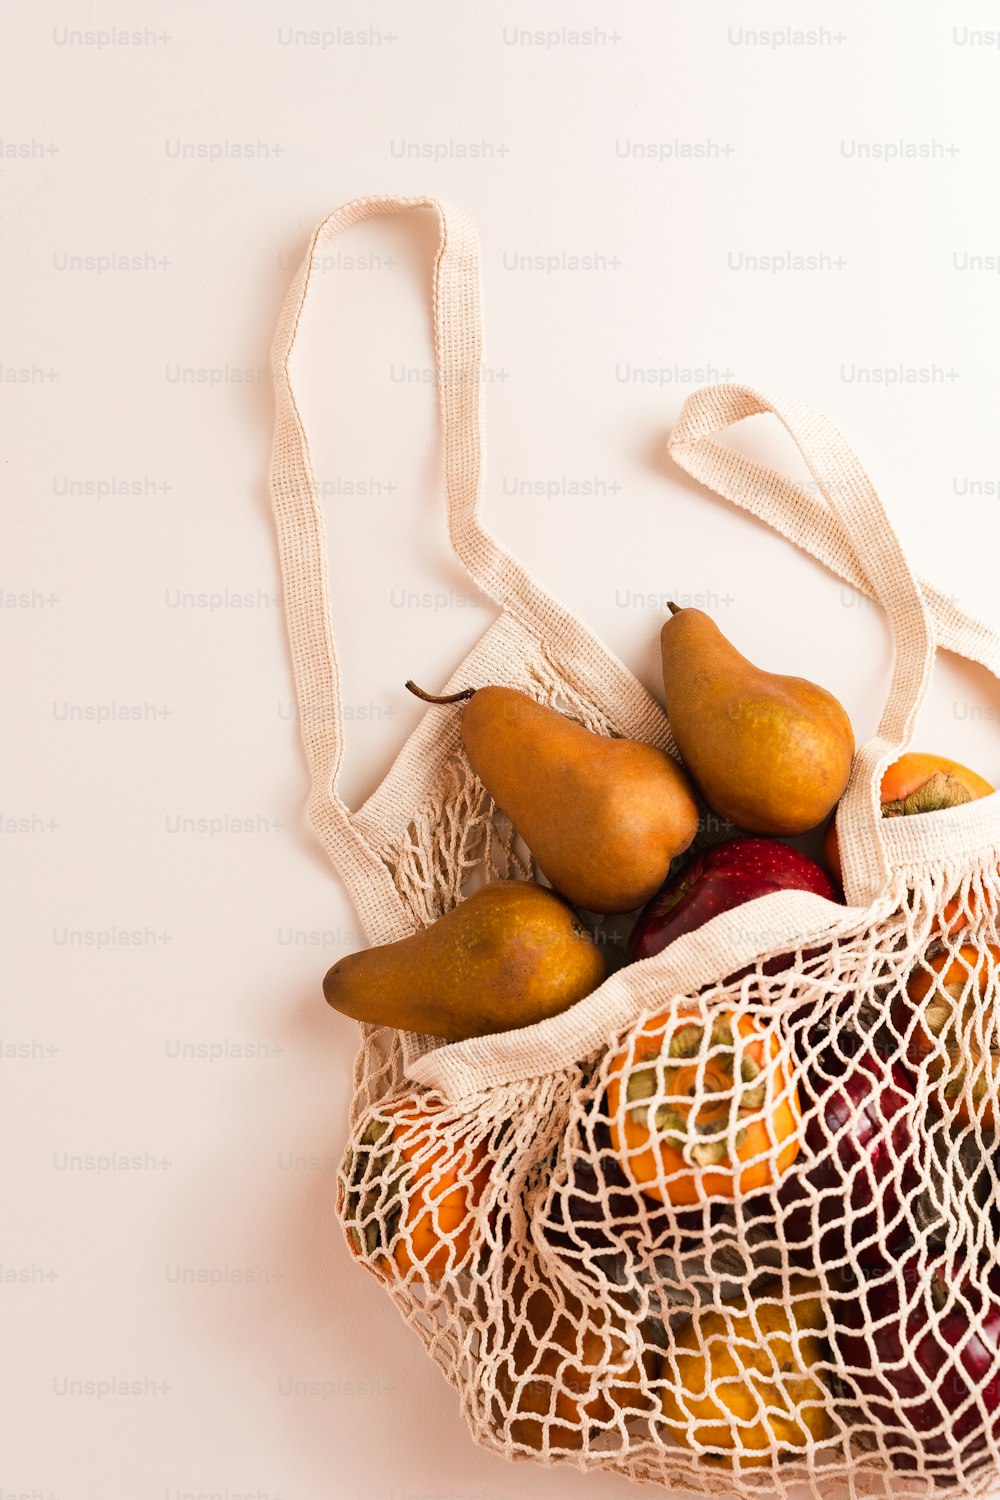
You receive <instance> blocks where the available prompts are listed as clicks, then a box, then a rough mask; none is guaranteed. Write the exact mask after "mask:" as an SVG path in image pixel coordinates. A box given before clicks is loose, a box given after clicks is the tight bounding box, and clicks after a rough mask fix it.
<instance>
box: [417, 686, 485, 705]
mask: <svg viewBox="0 0 1000 1500" xmlns="http://www.w3.org/2000/svg"><path fill="white" fill-rule="evenodd" d="M406 687H407V689H408V691H409V692H411V693H412V694H413V696H414V697H415V698H419V699H421V701H422V702H424V703H464V702H465V700H466V698H471V697H472V695H473V693H474V692H475V691H476V690H475V688H463V689H462V691H461V692H460V693H446V694H445V695H444V696H443V697H439V696H437V695H436V694H434V693H425V692H424V690H423V688H422V687H417V684H416V683H415V682H409V681H408V682H407V683H406Z"/></svg>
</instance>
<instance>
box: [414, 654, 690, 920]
mask: <svg viewBox="0 0 1000 1500" xmlns="http://www.w3.org/2000/svg"><path fill="white" fill-rule="evenodd" d="M407 686H408V687H411V688H412V684H409V683H408V684H407ZM412 690H413V691H416V692H417V693H418V695H419V696H421V697H424V698H426V699H427V700H428V701H429V702H432V703H441V702H445V703H447V702H456V701H459V699H461V698H465V699H467V700H468V701H467V702H466V705H465V708H464V710H463V713H462V743H463V744H464V746H465V752H466V754H467V755H468V757H469V761H470V762H471V764H472V768H473V770H474V771H475V773H476V775H477V776H478V777H479V779H480V781H481V782H482V784H483V786H484V787H485V788H486V790H487V791H488V792H489V794H490V796H491V797H492V798H493V800H494V802H495V803H496V804H497V806H498V807H499V808H500V809H501V810H502V811H503V812H505V813H506V814H507V816H508V818H509V819H510V821H511V822H512V823H513V825H514V827H515V828H516V829H517V831H518V833H519V834H520V835H521V837H522V838H523V839H524V842H525V843H526V844H527V846H528V848H529V849H530V850H531V852H532V854H533V855H534V857H535V859H536V860H537V861H538V866H539V868H540V869H541V870H542V872H543V874H544V875H545V877H546V879H548V880H550V881H551V882H552V884H553V885H554V886H555V888H556V890H558V891H561V892H562V894H563V895H564V896H565V897H566V898H567V899H568V900H569V901H572V902H573V904H574V905H575V906H580V907H582V908H583V909H584V910H585V911H595V912H623V911H633V910H634V909H635V908H636V907H637V906H642V905H643V904H644V903H645V902H646V901H648V900H649V898H650V896H652V895H653V894H654V893H655V892H656V891H657V890H659V888H660V886H661V885H662V884H663V881H664V880H665V879H666V876H667V871H668V870H669V868H670V862H671V860H672V859H673V858H674V857H675V855H678V854H680V853H681V852H682V851H683V850H684V849H686V848H687V846H688V845H689V844H690V842H691V840H692V839H693V838H694V836H695V833H696V832H697V828H698V804H697V802H696V800H695V795H694V789H693V787H692V786H691V783H690V781H689V779H688V777H687V776H686V775H685V773H684V771H683V770H682V769H681V767H680V766H679V765H678V764H677V762H676V761H675V760H673V759H672V758H671V757H670V756H669V755H667V753H666V752H665V751H664V750H660V749H658V748H657V747H656V746H655V745H646V744H643V743H642V742H641V741H639V740H624V739H614V738H612V737H611V736H610V735H604V734H594V733H593V731H591V730H589V729H585V728H584V727H583V726H582V725H580V724H576V723H574V721H573V720H572V719H569V718H567V717H566V715H565V714H561V713H559V712H558V710H556V709H554V708H548V707H546V705H545V704H544V703H538V702H536V701H535V699H534V698H531V697H529V696H528V694H527V693H521V692H518V691H517V689H515V688H508V687H483V688H478V689H476V690H475V691H472V690H468V691H467V692H466V693H464V694H459V695H456V696H455V697H453V698H444V699H441V698H428V695H427V694H424V693H421V692H420V690H419V689H415V688H414V689H412Z"/></svg>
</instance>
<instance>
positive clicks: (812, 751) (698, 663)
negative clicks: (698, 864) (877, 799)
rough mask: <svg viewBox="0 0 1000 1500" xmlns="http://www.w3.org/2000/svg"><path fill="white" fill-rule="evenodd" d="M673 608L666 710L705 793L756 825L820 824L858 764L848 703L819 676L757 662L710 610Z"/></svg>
mask: <svg viewBox="0 0 1000 1500" xmlns="http://www.w3.org/2000/svg"><path fill="white" fill-rule="evenodd" d="M670 609H671V616H670V618H669V619H668V620H667V621H666V623H665V625H664V626H663V630H662V631H661V634H660V645H661V648H662V653H663V686H664V691H665V693H666V702H667V716H668V718H669V719H670V727H671V729H672V730H673V733H674V739H675V740H676V741H677V747H678V749H679V750H680V752H681V755H682V756H683V758H684V764H685V765H686V766H687V768H688V770H689V771H690V772H691V775H692V776H693V777H694V779H695V781H696V782H697V784H698V786H699V787H700V789H701V792H702V795H703V796H704V798H705V800H706V802H707V803H708V804H709V806H710V807H711V808H713V809H714V811H715V812H717V813H719V814H721V816H722V817H725V818H730V819H731V820H732V822H734V823H735V824H737V825H738V827H740V828H744V829H746V830H747V832H749V833H768V834H778V835H786V836H787V835H791V834H797V833H805V832H806V831H807V830H808V829H810V828H815V827H816V825H817V824H818V823H821V822H822V821H823V819H824V818H825V817H826V816H827V814H828V813H830V812H831V811H832V809H833V808H834V807H835V806H836V804H837V801H838V800H839V798H840V797H841V795H842V793H843V791H844V788H845V787H846V786H847V782H848V778H849V776H850V774H851V763H852V761H853V759H854V732H853V730H852V729H851V721H850V719H849V718H848V717H847V713H846V711H845V709H844V708H843V706H842V705H841V704H840V703H838V701H837V699H836V698H835V697H834V696H833V694H832V693H828V692H827V691H826V689H825V688H821V687H817V685H816V683H814V682H808V681H806V680H805V679H804V678H802V677H780V676H777V675H776V674H775V673H773V672H765V671H764V670H763V669H762V668H761V667H755V666H754V665H753V663H752V662H749V661H747V659H746V657H745V656H741V655H740V653H739V652H738V651H737V650H736V647H735V646H733V645H732V644H731V643H730V642H729V641H728V640H727V639H726V637H725V636H724V635H723V634H722V631H721V630H720V629H719V627H718V626H717V625H716V624H715V622H714V620H712V619H710V617H709V616H708V615H706V614H704V613H703V611H702V610H700V609H678V607H677V606H676V605H675V604H671V606H670Z"/></svg>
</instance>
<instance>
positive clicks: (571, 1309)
mask: <svg viewBox="0 0 1000 1500" xmlns="http://www.w3.org/2000/svg"><path fill="white" fill-rule="evenodd" d="M511 1293H512V1301H513V1302H514V1303H515V1304H516V1305H518V1306H521V1307H522V1310H523V1314H524V1318H525V1322H524V1324H523V1325H522V1326H521V1327H520V1329H519V1330H518V1331H517V1332H516V1333H514V1334H513V1342H512V1343H511V1345H510V1348H509V1350H508V1351H507V1352H506V1353H505V1354H504V1355H503V1357H502V1359H501V1362H500V1368H499V1370H498V1373H497V1378H496V1393H497V1394H496V1397H495V1400H494V1418H495V1420H496V1421H497V1423H498V1424H499V1425H500V1426H502V1427H504V1428H505V1429H506V1430H507V1431H508V1432H509V1433H510V1436H511V1437H512V1438H513V1440H514V1442H515V1443H520V1444H522V1445H523V1446H524V1447H526V1448H531V1449H533V1450H534V1451H535V1452H541V1451H542V1450H543V1449H544V1448H546V1447H550V1448H568V1449H574V1450H575V1449H579V1448H582V1446H583V1442H584V1437H585V1436H586V1434H587V1433H588V1432H589V1431H590V1430H591V1429H593V1428H595V1427H608V1426H610V1425H611V1423H612V1422H614V1421H615V1418H616V1416H617V1415H618V1414H621V1415H622V1420H624V1419H625V1416H626V1415H627V1414H630V1413H635V1412H636V1411H642V1410H645V1409H647V1408H648V1407H649V1405H650V1402H649V1398H648V1396H647V1395H646V1394H645V1393H644V1389H643V1384H642V1375H643V1368H644V1366H648V1367H651V1356H650V1355H649V1354H648V1352H647V1351H646V1350H645V1349H643V1350H642V1351H641V1352H640V1353H638V1354H637V1353H636V1352H635V1351H634V1348H633V1345H632V1342H631V1341H630V1339H629V1336H628V1334H627V1332H626V1329H625V1327H624V1325H621V1324H619V1323H617V1322H616V1321H615V1319H614V1316H613V1314H612V1312H611V1311H610V1308H606V1309H604V1310H602V1311H600V1312H595V1311H593V1310H592V1309H585V1308H584V1307H583V1306H582V1304H580V1303H579V1302H577V1300H576V1299H575V1298H574V1297H572V1296H571V1295H570V1294H568V1293H566V1292H563V1293H562V1294H561V1296H559V1297H557V1296H556V1294H555V1292H554V1291H553V1289H552V1288H551V1287H549V1286H547V1285H546V1284H545V1283H544V1282H541V1283H538V1284H536V1285H535V1286H534V1287H532V1288H531V1290H530V1291H527V1293H526V1287H525V1284H524V1281H523V1279H521V1278H517V1280H516V1281H515V1283H514V1285H513V1287H512V1288H511ZM525 1294H526V1295H525ZM510 1332H511V1333H513V1330H510Z"/></svg>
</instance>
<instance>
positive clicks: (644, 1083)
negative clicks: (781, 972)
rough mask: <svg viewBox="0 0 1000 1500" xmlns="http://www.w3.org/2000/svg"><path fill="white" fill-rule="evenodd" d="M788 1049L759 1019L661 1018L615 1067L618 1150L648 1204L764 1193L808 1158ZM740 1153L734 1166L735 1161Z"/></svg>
mask: <svg viewBox="0 0 1000 1500" xmlns="http://www.w3.org/2000/svg"><path fill="white" fill-rule="evenodd" d="M780 1050H781V1043H780V1040H779V1037H778V1035H777V1033H776V1032H774V1031H770V1030H768V1029H767V1027H766V1026H765V1025H764V1024H763V1023H762V1022H761V1021H760V1020H759V1019H758V1018H757V1017H756V1016H754V1015H751V1014H749V1013H746V1012H744V1013H743V1014H740V1015H737V1014H736V1013H735V1012H733V1011H727V1010H721V1011H718V1012H716V1013H715V1014H714V1015H711V1016H710V1017H709V1019H708V1020H706V1019H705V1018H704V1017H703V1016H702V1015H701V1013H700V1012H698V1011H693V1010H690V1009H687V1008H684V1009H680V1010H677V1011H673V1012H665V1013H661V1014H658V1015H655V1016H653V1017H652V1018H651V1019H650V1020H648V1021H647V1022H646V1023H645V1025H644V1026H643V1027H642V1029H641V1030H640V1031H639V1032H638V1034H637V1035H635V1036H634V1037H633V1039H632V1041H631V1042H630V1043H629V1044H628V1045H627V1046H625V1047H623V1048H622V1050H621V1051H620V1052H619V1053H618V1054H617V1056H616V1057H615V1058H614V1059H613V1060H612V1063H611V1076H610V1080H609V1083H608V1093H607V1106H608V1116H609V1123H610V1129H611V1137H612V1141H613V1144H614V1148H615V1150H616V1152H617V1153H618V1157H619V1159H620V1161H621V1163H622V1166H623V1167H624V1169H625V1171H626V1173H627V1175H628V1177H629V1179H630V1180H631V1181H632V1182H633V1183H634V1185H635V1186H636V1187H637V1188H639V1190H640V1191H641V1192H642V1193H644V1194H645V1195H646V1196H647V1197H649V1198H655V1199H657V1200H658V1201H659V1202H667V1203H671V1204H673V1205H675V1206H677V1207H691V1206H693V1205H695V1204H697V1203H701V1202H702V1201H703V1200H704V1198H706V1197H711V1196H717V1197H723V1198H735V1197H736V1196H737V1195H740V1196H742V1195H745V1194H747V1193H754V1192H759V1191H760V1190H761V1189H762V1188H766V1187H769V1186H771V1185H772V1184H774V1183H777V1182H778V1181H780V1179H781V1178H782V1177H783V1176H784V1174H785V1172H787V1170H788V1168H789V1167H790V1166H791V1164H792V1162H793V1161H794V1160H795V1158H796V1156H797V1155H798V1153H799V1146H800V1140H799V1127H800V1124H801V1112H800V1109H799V1098H798V1092H797V1090H796V1088H795V1086H794V1084H793V1083H792V1082H791V1081H790V1080H789V1079H788V1077H787V1076H786V1073H785V1070H784V1067H783V1064H782V1061H781V1058H780ZM731 1152H734V1153H735V1159H733V1158H732V1157H731V1155H730V1153H731Z"/></svg>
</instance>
